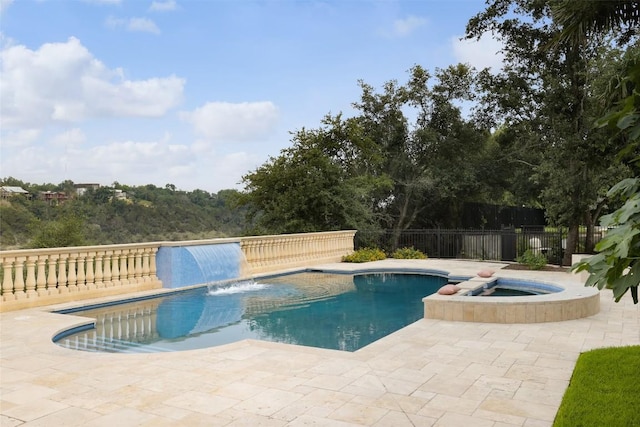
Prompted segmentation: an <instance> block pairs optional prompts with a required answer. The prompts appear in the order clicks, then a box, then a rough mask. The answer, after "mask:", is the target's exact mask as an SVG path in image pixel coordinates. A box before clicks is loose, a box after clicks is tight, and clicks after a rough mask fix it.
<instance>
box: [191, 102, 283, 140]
mask: <svg viewBox="0 0 640 427" xmlns="http://www.w3.org/2000/svg"><path fill="white" fill-rule="evenodd" d="M180 117H181V118H182V119H183V120H185V121H187V122H189V123H191V125H192V126H193V128H194V130H195V132H196V133H197V134H198V135H201V136H203V137H204V138H206V139H207V140H209V141H252V140H258V139H262V138H265V137H266V136H268V135H269V134H271V133H272V132H273V130H274V128H275V125H276V122H277V120H278V109H277V107H276V106H275V105H274V104H273V103H272V102H268V101H265V102H243V103H239V104H232V103H229V102H209V103H207V104H205V105H203V106H202V107H200V108H196V109H195V110H193V111H191V112H182V113H181V114H180Z"/></svg>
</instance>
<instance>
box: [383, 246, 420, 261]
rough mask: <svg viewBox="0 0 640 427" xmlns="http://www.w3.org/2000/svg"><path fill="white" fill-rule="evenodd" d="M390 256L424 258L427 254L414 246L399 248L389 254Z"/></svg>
mask: <svg viewBox="0 0 640 427" xmlns="http://www.w3.org/2000/svg"><path fill="white" fill-rule="evenodd" d="M391 258H395V259H426V258H427V256H426V255H425V254H423V253H422V252H421V251H419V250H418V249H414V248H412V247H411V248H399V249H396V251H395V252H394V253H393V254H391Z"/></svg>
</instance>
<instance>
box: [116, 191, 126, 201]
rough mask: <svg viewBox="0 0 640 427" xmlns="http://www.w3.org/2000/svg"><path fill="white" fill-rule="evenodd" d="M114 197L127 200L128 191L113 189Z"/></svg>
mask: <svg viewBox="0 0 640 427" xmlns="http://www.w3.org/2000/svg"><path fill="white" fill-rule="evenodd" d="M113 198H114V199H116V200H127V193H126V192H125V191H122V190H118V189H115V190H113Z"/></svg>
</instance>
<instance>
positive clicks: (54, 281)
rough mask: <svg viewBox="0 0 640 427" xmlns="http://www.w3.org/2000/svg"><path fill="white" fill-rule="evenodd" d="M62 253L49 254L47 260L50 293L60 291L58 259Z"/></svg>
mask: <svg viewBox="0 0 640 427" xmlns="http://www.w3.org/2000/svg"><path fill="white" fill-rule="evenodd" d="M59 259H60V255H57V254H53V255H49V259H48V260H47V261H48V263H47V291H48V292H49V295H55V294H57V293H58V260H59Z"/></svg>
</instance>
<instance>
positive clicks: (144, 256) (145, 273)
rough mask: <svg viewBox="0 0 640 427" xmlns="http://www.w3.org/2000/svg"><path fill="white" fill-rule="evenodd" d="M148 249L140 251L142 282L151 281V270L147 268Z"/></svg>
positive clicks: (149, 250)
mask: <svg viewBox="0 0 640 427" xmlns="http://www.w3.org/2000/svg"><path fill="white" fill-rule="evenodd" d="M150 252H151V249H150V248H144V249H143V251H142V278H143V281H144V282H149V281H151V276H150V273H151V268H150V267H149V253H150Z"/></svg>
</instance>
